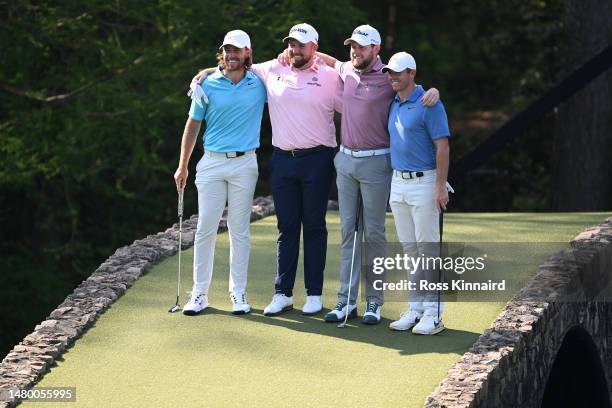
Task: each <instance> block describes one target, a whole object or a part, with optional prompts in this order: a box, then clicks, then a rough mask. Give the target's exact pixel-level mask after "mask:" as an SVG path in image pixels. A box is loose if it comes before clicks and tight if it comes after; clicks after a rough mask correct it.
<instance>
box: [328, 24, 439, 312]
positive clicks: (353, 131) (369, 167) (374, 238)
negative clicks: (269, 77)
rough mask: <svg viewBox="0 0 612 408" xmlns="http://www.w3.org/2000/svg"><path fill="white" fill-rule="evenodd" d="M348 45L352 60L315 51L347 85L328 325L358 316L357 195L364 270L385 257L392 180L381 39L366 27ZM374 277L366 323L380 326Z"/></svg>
mask: <svg viewBox="0 0 612 408" xmlns="http://www.w3.org/2000/svg"><path fill="white" fill-rule="evenodd" d="M344 45H350V47H351V50H350V57H351V60H350V61H347V62H340V61H337V60H336V59H335V58H333V57H330V56H328V55H326V54H323V53H320V52H317V55H318V56H319V57H321V58H322V59H323V60H324V61H325V62H326V63H327V64H328V65H329V66H332V67H334V68H335V69H336V71H337V72H338V73H339V75H340V77H341V79H342V81H343V83H344V89H343V93H342V97H341V101H342V104H341V105H342V128H341V132H340V133H341V141H342V144H341V146H340V151H339V152H338V153H337V154H336V156H335V159H334V164H335V167H336V171H337V177H336V184H337V186H338V203H339V207H340V220H341V225H342V243H341V249H340V251H341V254H340V258H341V259H340V290H339V291H338V304H337V305H336V307H335V308H334V309H333V310H332V311H331V312H329V313H328V314H327V315H325V320H326V321H330V322H337V321H341V320H343V319H344V317H345V315H346V313H349V317H355V316H357V305H356V300H357V295H358V291H359V282H360V265H359V264H360V262H359V260H360V259H361V251H360V248H361V246H360V245H356V246H355V249H356V254H355V259H356V262H355V266H354V268H353V274H352V277H351V276H350V275H351V274H350V268H351V256H352V250H353V237H354V223H355V221H354V220H355V216H356V212H357V203H358V195H359V194H361V198H362V203H363V212H362V219H361V225H362V228H360V229H359V230H360V231H362V234H363V237H364V240H365V244H366V245H365V249H366V251H365V252H366V253H365V258H366V259H365V262H366V265H371V264H372V262H371V261H370V260H371V259H372V258H374V257H379V256H385V255H386V244H387V241H386V238H385V217H386V215H385V213H386V208H387V199H388V197H389V192H390V186H391V176H392V168H391V163H390V156H389V152H390V151H389V133H388V130H387V120H388V115H389V105H390V104H391V101H392V100H393V96H394V92H393V89H392V88H391V85H390V84H389V81H388V79H387V74H386V73H383V72H382V69H383V68H384V67H385V65H384V64H383V62H382V61H381V59H380V57H379V56H378V53H379V52H380V46H381V39H380V34H379V33H378V31H377V30H376V29H375V28H373V27H371V26H369V25H362V26H359V27H357V28H356V29H355V30H354V31H353V33H352V35H351V37H350V38H347V39H346V40H345V41H344ZM438 98H439V94H438V91H437V90H436V89H435V88H434V89H430V90H429V91H427V93H426V94H425V95H424V97H423V99H422V102H423V104H424V105H426V106H432V105H434V104H435V103H436V102H437V101H438ZM360 238H361V237H360ZM372 277H373V275H372V273H371V271H366V287H365V297H366V310H365V312H364V315H363V320H362V321H363V323H365V324H377V323H379V322H380V319H381V317H380V309H381V306H382V304H383V293H382V291H379V290H375V289H374V287H373V284H372V280H373V279H371V278H372ZM376 279H380V277H378V276H377V277H376ZM349 285H350V297H351V298H350V299H348V293H349Z"/></svg>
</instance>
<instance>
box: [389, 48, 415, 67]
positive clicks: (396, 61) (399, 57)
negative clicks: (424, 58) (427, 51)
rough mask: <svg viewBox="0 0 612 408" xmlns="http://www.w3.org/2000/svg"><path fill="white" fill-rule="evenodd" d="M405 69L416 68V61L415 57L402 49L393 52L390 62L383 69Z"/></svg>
mask: <svg viewBox="0 0 612 408" xmlns="http://www.w3.org/2000/svg"><path fill="white" fill-rule="evenodd" d="M405 69H416V61H415V60H414V57H413V56H412V55H410V54H408V53H407V52H404V51H401V52H398V53H397V54H393V56H392V57H391V59H390V60H389V63H388V64H387V66H386V67H384V68H383V69H382V71H383V72H387V71H389V70H391V71H394V72H402V71H403V70H405Z"/></svg>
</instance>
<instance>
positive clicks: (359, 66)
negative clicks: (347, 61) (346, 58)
mask: <svg viewBox="0 0 612 408" xmlns="http://www.w3.org/2000/svg"><path fill="white" fill-rule="evenodd" d="M351 63H352V64H353V67H354V68H356V69H358V70H362V69H365V68H367V67H368V65H370V64H371V63H372V57H370V59H364V60H363V62H362V63H361V64H358V65H355V59H354V58H351Z"/></svg>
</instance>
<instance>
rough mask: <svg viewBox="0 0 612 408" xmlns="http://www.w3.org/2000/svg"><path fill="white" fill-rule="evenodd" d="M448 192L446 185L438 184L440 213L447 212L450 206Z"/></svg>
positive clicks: (437, 204) (437, 197)
mask: <svg viewBox="0 0 612 408" xmlns="http://www.w3.org/2000/svg"><path fill="white" fill-rule="evenodd" d="M448 200H449V198H448V190H447V188H446V183H436V196H435V202H436V208H437V209H438V211H439V212H444V211H446V206H447V205H448Z"/></svg>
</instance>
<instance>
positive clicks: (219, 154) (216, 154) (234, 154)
mask: <svg viewBox="0 0 612 408" xmlns="http://www.w3.org/2000/svg"><path fill="white" fill-rule="evenodd" d="M254 152H255V149H252V150H247V151H246V152H211V151H210V150H205V151H204V155H205V156H208V157H219V158H223V159H235V158H236V157H240V156H244V155H245V154H251V153H254Z"/></svg>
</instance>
